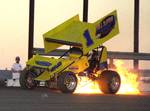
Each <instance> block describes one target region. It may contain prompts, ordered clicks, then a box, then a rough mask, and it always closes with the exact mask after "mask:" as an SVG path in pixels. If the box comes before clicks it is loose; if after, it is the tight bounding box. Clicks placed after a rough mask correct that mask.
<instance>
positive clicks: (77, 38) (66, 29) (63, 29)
mask: <svg viewBox="0 0 150 111" xmlns="http://www.w3.org/2000/svg"><path fill="white" fill-rule="evenodd" d="M118 33H119V28H118V22H117V13H116V11H113V12H112V13H110V14H108V15H107V16H105V17H103V18H102V19H100V20H98V21H97V22H95V23H86V22H81V21H79V16H78V15H77V16H74V17H72V18H71V19H69V20H67V21H66V22H64V23H63V24H61V25H59V26H57V27H56V28H54V29H52V30H50V31H48V32H47V33H45V34H44V35H43V37H44V46H45V51H46V52H50V51H52V50H55V49H56V48H58V47H60V46H62V45H71V46H77V47H81V48H82V49H83V53H84V54H86V53H87V52H89V51H90V50H92V49H94V48H96V47H98V46H99V45H101V44H103V43H104V42H105V41H107V40H109V39H110V38H112V37H114V36H115V35H116V34H118Z"/></svg>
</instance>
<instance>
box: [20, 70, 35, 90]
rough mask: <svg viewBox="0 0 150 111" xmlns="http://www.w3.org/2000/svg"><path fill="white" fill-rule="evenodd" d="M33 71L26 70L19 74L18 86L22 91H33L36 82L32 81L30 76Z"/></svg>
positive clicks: (32, 78)
mask: <svg viewBox="0 0 150 111" xmlns="http://www.w3.org/2000/svg"><path fill="white" fill-rule="evenodd" d="M33 71H34V69H29V70H27V69H26V68H25V69H24V70H23V71H22V72H21V74H20V79H19V81H20V86H21V87H22V88H23V89H33V88H35V87H36V86H37V84H38V82H37V81H35V80H34V77H33V75H32V73H34V72H33Z"/></svg>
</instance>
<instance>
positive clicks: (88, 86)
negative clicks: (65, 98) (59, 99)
mask: <svg viewBox="0 0 150 111" xmlns="http://www.w3.org/2000/svg"><path fill="white" fill-rule="evenodd" d="M123 65H124V63H123V61H120V60H119V61H116V62H115V66H116V71H117V72H118V73H119V75H120V77H121V86H120V89H119V91H118V92H117V94H140V91H139V89H138V85H139V83H138V81H137V78H138V74H137V73H133V72H131V71H129V70H128V69H127V68H125V67H124V66H123ZM77 78H78V85H77V88H76V90H75V92H74V93H78V94H101V93H102V92H101V91H100V89H99V86H98V83H97V82H96V81H92V80H91V79H89V78H88V77H79V76H77Z"/></svg>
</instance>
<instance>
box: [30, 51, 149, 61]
mask: <svg viewBox="0 0 150 111" xmlns="http://www.w3.org/2000/svg"><path fill="white" fill-rule="evenodd" d="M66 51H67V50H66V49H57V50H55V51H52V52H50V53H48V54H46V53H45V52H44V48H34V51H33V53H34V54H36V53H38V54H39V55H47V56H61V55H62V54H63V53H65V52H66ZM108 58H111V59H127V60H150V53H133V52H113V51H108Z"/></svg>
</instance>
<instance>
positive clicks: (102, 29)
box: [96, 15, 116, 39]
mask: <svg viewBox="0 0 150 111" xmlns="http://www.w3.org/2000/svg"><path fill="white" fill-rule="evenodd" d="M115 23H116V20H115V16H114V15H110V16H107V17H106V18H105V19H104V20H103V21H102V22H101V23H99V24H98V25H97V26H96V37H97V38H99V39H101V38H104V37H105V36H107V35H108V34H109V33H110V32H111V31H112V29H113V28H114V26H115Z"/></svg>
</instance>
